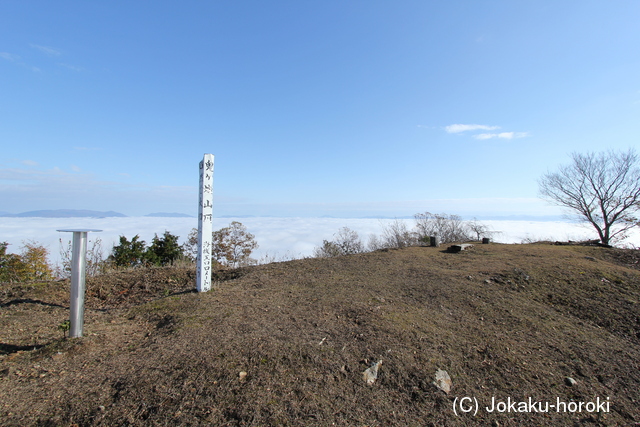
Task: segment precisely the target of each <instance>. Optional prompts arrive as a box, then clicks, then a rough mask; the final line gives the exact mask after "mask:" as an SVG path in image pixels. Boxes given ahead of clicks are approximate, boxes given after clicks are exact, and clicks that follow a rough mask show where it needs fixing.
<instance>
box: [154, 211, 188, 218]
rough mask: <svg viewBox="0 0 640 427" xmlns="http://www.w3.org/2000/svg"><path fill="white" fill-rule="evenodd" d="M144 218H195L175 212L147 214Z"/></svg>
mask: <svg viewBox="0 0 640 427" xmlns="http://www.w3.org/2000/svg"><path fill="white" fill-rule="evenodd" d="M145 216H149V217H154V218H195V216H193V215H187V214H183V213H176V212H171V213H169V212H156V213H150V214H147V215H145Z"/></svg>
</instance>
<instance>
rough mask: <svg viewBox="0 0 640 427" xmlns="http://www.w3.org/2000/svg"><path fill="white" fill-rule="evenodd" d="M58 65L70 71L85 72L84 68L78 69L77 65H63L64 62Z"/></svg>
mask: <svg viewBox="0 0 640 427" xmlns="http://www.w3.org/2000/svg"><path fill="white" fill-rule="evenodd" d="M58 65H59V66H61V67H64V68H66V69H68V70H71V71H77V72H82V71H84V68H82V67H76V66H75V65H70V64H65V63H62V62H59V63H58Z"/></svg>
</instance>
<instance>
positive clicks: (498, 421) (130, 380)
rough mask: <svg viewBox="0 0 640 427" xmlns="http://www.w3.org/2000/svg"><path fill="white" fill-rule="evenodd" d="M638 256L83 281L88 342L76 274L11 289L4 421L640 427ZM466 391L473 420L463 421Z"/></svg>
mask: <svg viewBox="0 0 640 427" xmlns="http://www.w3.org/2000/svg"><path fill="white" fill-rule="evenodd" d="M639 259H640V255H639V254H638V251H637V250H635V251H634V250H622V249H606V248H598V247H581V246H554V245H548V244H531V245H499V244H490V245H476V246H475V247H474V248H472V249H471V250H468V251H463V252H461V253H457V254H452V253H446V252H444V251H443V248H427V247H411V248H406V249H400V250H383V251H376V252H371V253H364V254H358V255H350V256H343V257H335V258H324V259H305V260H295V261H289V262H282V263H273V264H267V265H261V266H254V267H248V268H244V269H239V270H225V271H220V272H219V273H218V276H217V282H216V284H215V289H214V290H213V291H211V292H209V293H205V294H197V293H194V292H191V289H192V288H193V283H194V275H195V274H194V271H193V269H189V268H184V267H182V268H179V267H163V268H153V269H138V270H131V271H125V272H120V273H113V274H109V275H103V276H98V277H94V278H91V279H88V283H87V310H86V314H85V337H84V338H82V339H66V340H65V339H63V338H62V331H60V330H59V329H58V326H59V325H60V324H61V323H62V322H63V321H64V320H65V319H67V318H68V304H69V302H68V298H69V291H68V287H69V284H68V282H54V283H42V284H31V285H8V284H5V285H0V303H1V305H0V425H15V426H25V425H42V426H70V425H78V426H94V425H102V426H112V425H130V426H155V425H157V426H179V425H216V426H244V425H246V426H251V425H254V426H258V425H295V426H306V425H322V426H324V425H342V426H394V425H397V426H405V425H412V426H429V425H433V426H443V425H446V426H463V425H492V423H493V425H499V426H509V425H536V426H541V425H549V426H551V425H553V426H557V425H594V426H597V425H607V426H609V425H611V426H614V425H635V424H634V423H637V422H640V403H639V402H640V369H639V368H640V271H639V270H638V268H639V267H640V266H639V264H638V260H639ZM379 360H382V365H381V367H380V369H379V373H378V379H377V381H376V382H375V383H374V384H373V385H367V384H366V383H365V381H364V380H363V372H364V371H365V369H367V368H368V367H370V366H371V364H372V363H374V362H376V361H379ZM438 369H442V370H445V371H447V372H448V374H449V375H450V377H451V380H452V388H451V391H450V392H449V394H446V393H445V392H444V391H442V390H440V389H438V388H437V387H436V386H435V385H434V384H433V382H434V380H435V373H436V371H437V370H438ZM241 373H242V374H241ZM245 374H246V375H245ZM571 379H573V380H574V381H571ZM463 397H471V398H476V399H477V400H478V402H479V411H478V413H477V415H476V416H473V415H472V414H463V415H462V416H459V417H458V416H456V415H455V414H454V411H453V405H454V402H459V400H460V399H461V398H463ZM492 398H495V399H499V400H504V401H507V399H508V398H511V399H512V400H516V401H527V400H528V399H529V398H531V399H532V400H533V401H540V402H550V403H553V404H555V403H556V400H557V399H560V400H561V401H564V402H571V401H574V402H591V401H593V402H595V401H596V399H598V398H599V399H600V402H602V401H604V400H606V399H607V398H609V402H610V412H608V413H596V412H587V411H586V410H585V409H583V411H582V412H579V413H578V412H576V413H563V412H560V413H558V412H556V411H555V410H552V411H550V412H549V413H526V412H523V413H513V412H511V413H495V412H494V413H489V412H487V410H485V407H486V406H490V405H491V399H492Z"/></svg>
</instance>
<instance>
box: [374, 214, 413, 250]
mask: <svg viewBox="0 0 640 427" xmlns="http://www.w3.org/2000/svg"><path fill="white" fill-rule="evenodd" d="M382 241H383V243H382V245H383V246H384V247H386V248H404V247H407V246H414V245H415V244H416V243H417V241H418V239H417V236H416V233H415V232H412V231H409V230H408V229H407V224H406V223H405V222H404V221H402V220H400V219H397V218H396V219H395V220H394V221H393V222H392V223H390V224H388V225H386V226H384V227H383V229H382Z"/></svg>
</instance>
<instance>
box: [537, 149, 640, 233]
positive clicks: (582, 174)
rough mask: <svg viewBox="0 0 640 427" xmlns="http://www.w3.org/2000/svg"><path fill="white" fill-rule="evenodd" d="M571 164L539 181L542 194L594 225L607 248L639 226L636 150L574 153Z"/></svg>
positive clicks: (639, 189)
mask: <svg viewBox="0 0 640 427" xmlns="http://www.w3.org/2000/svg"><path fill="white" fill-rule="evenodd" d="M571 159H572V162H571V164H569V165H565V166H560V170H559V171H558V172H554V173H551V172H549V173H547V174H546V175H544V176H543V177H542V178H541V179H540V180H539V182H538V184H539V187H540V194H541V195H542V197H544V198H546V199H548V200H550V201H551V202H553V203H555V204H557V205H560V206H564V207H566V208H568V209H569V210H570V211H572V212H573V213H575V214H577V215H578V217H579V218H580V219H581V220H582V221H584V222H587V223H589V224H591V225H592V226H593V227H594V228H595V229H596V231H597V232H598V236H599V237H600V241H601V242H602V243H603V244H605V245H608V244H609V242H611V241H616V240H622V239H624V238H625V237H626V234H625V232H626V231H627V230H629V229H630V228H632V227H634V226H636V225H638V219H637V218H636V217H635V216H634V214H635V212H637V211H638V210H639V209H640V206H639V203H640V169H639V168H638V156H637V154H636V153H635V151H634V150H633V149H629V150H628V151H626V152H614V151H611V150H610V151H607V152H601V153H587V154H579V153H572V154H571Z"/></svg>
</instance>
